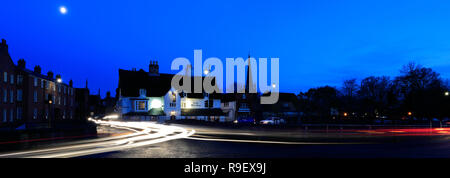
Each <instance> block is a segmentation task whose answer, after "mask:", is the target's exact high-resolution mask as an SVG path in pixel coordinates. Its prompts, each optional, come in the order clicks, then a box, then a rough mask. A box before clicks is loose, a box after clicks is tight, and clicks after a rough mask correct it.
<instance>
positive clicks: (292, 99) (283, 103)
mask: <svg viewBox="0 0 450 178" xmlns="http://www.w3.org/2000/svg"><path fill="white" fill-rule="evenodd" d="M262 96H268V93H265V94H263V95H262ZM262 109H263V111H264V112H295V111H297V110H298V109H299V101H298V99H297V95H295V94H294V93H279V98H278V102H277V103H275V104H263V105H262Z"/></svg>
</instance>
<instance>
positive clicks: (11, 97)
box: [9, 90, 14, 103]
mask: <svg viewBox="0 0 450 178" xmlns="http://www.w3.org/2000/svg"><path fill="white" fill-rule="evenodd" d="M9 96H10V102H11V103H14V90H10V91H9Z"/></svg>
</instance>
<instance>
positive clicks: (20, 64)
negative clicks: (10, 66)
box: [17, 59, 25, 69]
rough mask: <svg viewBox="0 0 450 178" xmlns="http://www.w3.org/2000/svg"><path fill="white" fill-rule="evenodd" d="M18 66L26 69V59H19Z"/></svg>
mask: <svg viewBox="0 0 450 178" xmlns="http://www.w3.org/2000/svg"><path fill="white" fill-rule="evenodd" d="M17 66H18V67H19V68H22V69H25V59H19V61H17Z"/></svg>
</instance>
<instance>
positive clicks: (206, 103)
mask: <svg viewBox="0 0 450 178" xmlns="http://www.w3.org/2000/svg"><path fill="white" fill-rule="evenodd" d="M207 107H208V100H205V108H207Z"/></svg>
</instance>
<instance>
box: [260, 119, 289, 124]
mask: <svg viewBox="0 0 450 178" xmlns="http://www.w3.org/2000/svg"><path fill="white" fill-rule="evenodd" d="M285 123H286V121H285V120H284V119H282V118H279V117H269V118H267V119H264V120H262V121H260V122H259V124H262V125H280V124H285Z"/></svg>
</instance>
